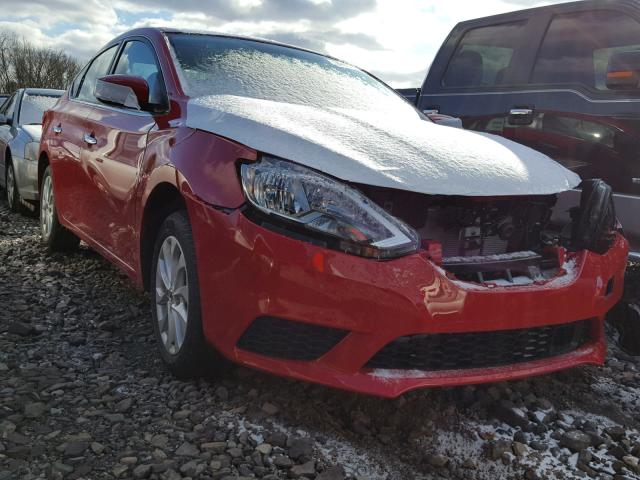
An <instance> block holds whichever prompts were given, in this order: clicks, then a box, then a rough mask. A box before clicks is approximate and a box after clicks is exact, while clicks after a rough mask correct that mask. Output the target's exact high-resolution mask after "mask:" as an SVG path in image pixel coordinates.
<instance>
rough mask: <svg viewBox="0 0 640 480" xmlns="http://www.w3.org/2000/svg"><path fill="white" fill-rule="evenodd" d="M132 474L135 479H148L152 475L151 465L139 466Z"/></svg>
mask: <svg viewBox="0 0 640 480" xmlns="http://www.w3.org/2000/svg"><path fill="white" fill-rule="evenodd" d="M132 473H133V478H147V477H148V476H149V475H151V465H138V466H137V467H136V468H134V469H133V472H132Z"/></svg>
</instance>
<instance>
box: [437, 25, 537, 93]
mask: <svg viewBox="0 0 640 480" xmlns="http://www.w3.org/2000/svg"><path fill="white" fill-rule="evenodd" d="M526 24H527V22H526V21H522V22H514V23H505V24H501V25H491V26H488V27H480V28H474V29H472V30H469V31H468V32H467V33H465V35H464V36H463V37H462V40H461V41H460V43H459V44H458V47H457V48H456V51H455V53H454V55H453V57H452V59H451V61H450V62H449V66H448V67H447V71H446V72H445V74H444V77H443V79H442V86H443V87H493V86H497V85H505V84H506V83H507V78H508V76H507V74H508V73H510V72H509V70H510V69H511V68H512V60H513V59H514V53H515V50H516V46H517V45H518V44H519V43H520V42H521V38H522V34H523V31H524V28H525V26H526Z"/></svg>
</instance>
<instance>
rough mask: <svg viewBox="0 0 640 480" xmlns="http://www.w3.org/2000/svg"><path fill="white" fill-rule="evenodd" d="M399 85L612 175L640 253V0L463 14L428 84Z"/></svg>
mask: <svg viewBox="0 0 640 480" xmlns="http://www.w3.org/2000/svg"><path fill="white" fill-rule="evenodd" d="M399 91H400V93H402V94H403V95H405V97H407V99H409V101H412V102H413V103H414V104H415V105H416V106H417V107H418V108H419V109H420V110H421V111H423V112H425V113H431V114H433V113H441V114H446V115H451V116H454V117H459V118H460V119H462V123H463V126H464V128H467V129H471V130H478V131H483V132H488V133H493V134H496V135H502V136H504V137H508V138H510V139H511V140H514V141H516V142H520V143H523V144H525V145H528V146H530V147H532V148H534V149H536V150H539V151H541V152H543V153H545V154H547V155H549V156H550V157H552V158H553V159H555V160H557V161H558V162H560V163H561V164H563V165H564V166H566V167H567V168H569V169H571V170H573V171H575V172H576V173H578V174H579V175H580V176H581V177H582V178H602V179H604V180H605V181H606V182H607V183H608V184H610V185H611V186H612V187H613V189H614V191H615V205H616V212H617V215H618V218H619V219H620V222H621V223H622V225H623V228H624V231H625V234H626V236H627V238H628V239H629V241H630V244H631V250H632V253H631V256H632V257H633V258H635V259H640V2H639V1H631V0H618V1H608V0H597V1H594V0H588V1H581V2H572V3H565V4H559V5H552V6H547V7H541V8H533V9H528V10H522V11H518V12H513V13H508V14H503V15H496V16H492V17H486V18H481V19H477V20H471V21H466V22H462V23H459V24H458V25H456V27H455V28H454V29H453V31H452V32H451V34H450V35H449V37H448V38H447V39H446V40H445V42H444V44H443V45H442V47H441V48H440V50H439V52H438V54H437V55H436V57H435V60H434V61H433V64H432V65H431V68H430V70H429V72H428V74H427V77H426V78H425V80H424V83H423V85H422V88H420V89H402V90H399ZM572 195H579V192H577V191H572V192H568V193H567V194H564V197H563V198H561V199H560V201H561V202H563V201H564V202H566V203H567V205H571V204H576V203H577V202H576V200H575V199H572V198H571V196H572ZM560 206H562V205H560ZM558 210H561V209H558Z"/></svg>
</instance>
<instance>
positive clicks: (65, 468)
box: [51, 462, 73, 475]
mask: <svg viewBox="0 0 640 480" xmlns="http://www.w3.org/2000/svg"><path fill="white" fill-rule="evenodd" d="M51 467H52V469H53V470H55V471H56V472H60V473H62V474H63V475H68V474H70V473H72V472H73V467H72V466H71V465H66V464H64V463H61V462H54V463H53V465H52V466H51Z"/></svg>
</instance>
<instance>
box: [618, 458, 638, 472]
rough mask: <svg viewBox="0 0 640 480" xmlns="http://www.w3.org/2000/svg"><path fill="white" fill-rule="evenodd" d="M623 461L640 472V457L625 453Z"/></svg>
mask: <svg viewBox="0 0 640 480" xmlns="http://www.w3.org/2000/svg"><path fill="white" fill-rule="evenodd" d="M622 461H623V462H624V463H625V464H626V465H627V466H629V467H631V469H632V470H633V471H634V472H637V473H640V470H638V458H637V457H634V456H632V455H625V456H624V457H622Z"/></svg>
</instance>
